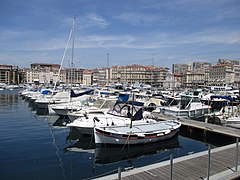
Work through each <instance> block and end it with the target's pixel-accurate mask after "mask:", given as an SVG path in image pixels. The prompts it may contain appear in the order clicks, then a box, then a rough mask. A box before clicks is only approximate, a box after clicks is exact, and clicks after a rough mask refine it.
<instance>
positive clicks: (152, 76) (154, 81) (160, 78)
mask: <svg viewBox="0 0 240 180" xmlns="http://www.w3.org/2000/svg"><path fill="white" fill-rule="evenodd" d="M168 71H169V69H168V68H162V67H156V66H144V65H138V64H132V65H127V66H113V67H111V75H112V76H111V78H112V79H111V80H112V82H113V83H124V84H125V83H128V84H134V83H140V84H150V85H155V86H163V82H164V81H165V80H166V74H167V72H168Z"/></svg>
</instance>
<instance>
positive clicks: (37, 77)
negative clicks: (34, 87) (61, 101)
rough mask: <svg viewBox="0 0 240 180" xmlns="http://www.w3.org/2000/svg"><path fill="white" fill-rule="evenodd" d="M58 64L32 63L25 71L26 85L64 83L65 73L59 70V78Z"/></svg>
mask: <svg viewBox="0 0 240 180" xmlns="http://www.w3.org/2000/svg"><path fill="white" fill-rule="evenodd" d="M59 70H60V65H59V64H44V63H33V64H30V68H28V69H25V72H26V83H28V84H53V83H56V82H59V81H60V83H64V82H66V73H65V71H64V70H61V73H60V76H59Z"/></svg>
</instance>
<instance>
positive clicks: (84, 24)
mask: <svg viewBox="0 0 240 180" xmlns="http://www.w3.org/2000/svg"><path fill="white" fill-rule="evenodd" d="M77 20H78V22H79V26H80V27H79V28H80V29H84V28H89V27H92V26H96V27H99V28H106V27H107V26H108V25H109V22H108V21H107V20H106V19H105V18H104V17H102V16H100V15H97V14H94V13H89V14H87V15H85V16H81V17H78V18H77Z"/></svg>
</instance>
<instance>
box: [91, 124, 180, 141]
mask: <svg viewBox="0 0 240 180" xmlns="http://www.w3.org/2000/svg"><path fill="white" fill-rule="evenodd" d="M150 125H151V124H150ZM150 125H149V126H150ZM147 126H148V125H146V127H145V128H147ZM139 127H140V126H135V128H136V129H138V128H139ZM179 127H180V125H179V126H176V127H175V128H174V127H173V128H171V130H170V129H165V130H161V131H151V132H150V131H146V132H131V131H128V132H118V131H117V130H113V131H109V130H105V129H104V128H98V127H95V128H94V136H95V143H96V144H119V145H121V144H147V143H153V142H158V141H163V140H166V139H170V138H172V137H173V136H175V135H176V134H177V133H178V130H179ZM114 131H116V132H114Z"/></svg>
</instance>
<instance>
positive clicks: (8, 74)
mask: <svg viewBox="0 0 240 180" xmlns="http://www.w3.org/2000/svg"><path fill="white" fill-rule="evenodd" d="M20 82H21V76H20V73H19V69H18V66H13V65H0V83H3V84H19V83H20Z"/></svg>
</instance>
